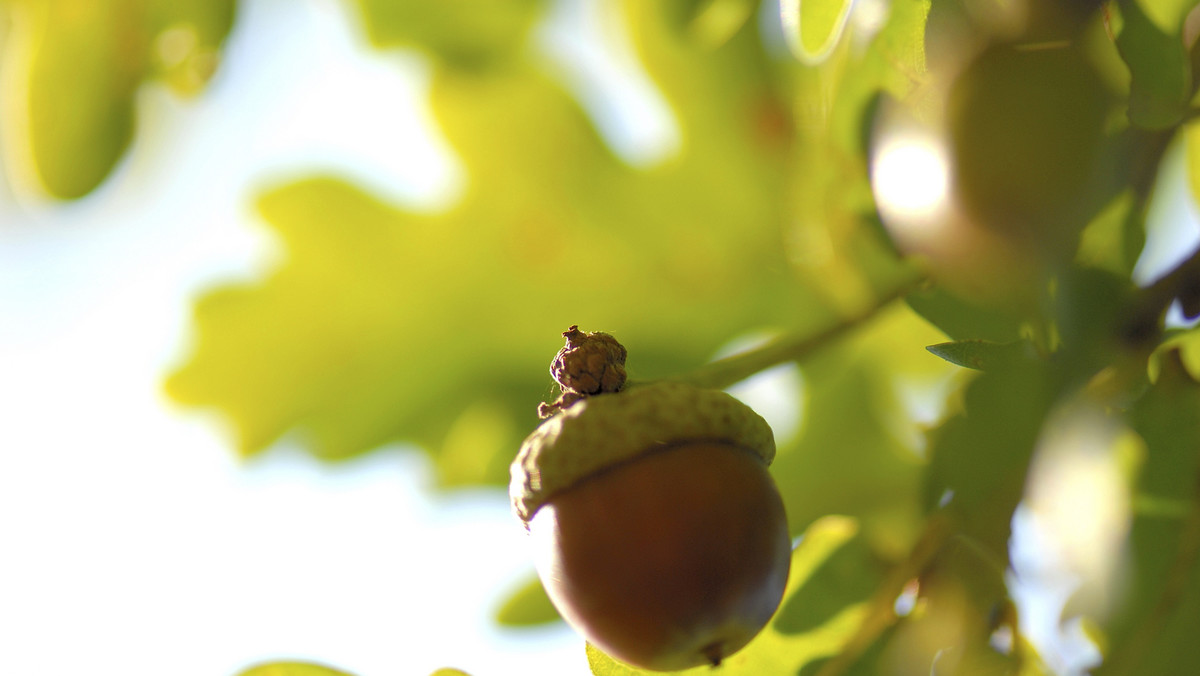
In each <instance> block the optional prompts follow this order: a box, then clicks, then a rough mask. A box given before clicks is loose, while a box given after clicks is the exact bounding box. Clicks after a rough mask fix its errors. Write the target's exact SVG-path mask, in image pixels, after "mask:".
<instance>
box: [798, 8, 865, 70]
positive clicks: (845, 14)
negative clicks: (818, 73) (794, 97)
mask: <svg viewBox="0 0 1200 676" xmlns="http://www.w3.org/2000/svg"><path fill="white" fill-rule="evenodd" d="M853 6H854V3H853V2H851V1H850V0H783V2H781V3H780V9H781V12H782V19H783V30H784V35H785V36H786V37H787V41H788V47H790V48H791V50H792V54H794V55H795V56H796V58H797V59H800V60H801V61H803V62H805V63H820V62H821V61H822V60H824V59H825V57H827V56H829V53H830V52H832V51H833V48H834V46H835V45H836V44H837V41H838V40H839V39H840V38H841V36H842V32H843V31H844V30H845V29H846V19H847V18H849V16H850V8H851V7H853Z"/></svg>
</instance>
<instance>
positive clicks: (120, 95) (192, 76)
mask: <svg viewBox="0 0 1200 676" xmlns="http://www.w3.org/2000/svg"><path fill="white" fill-rule="evenodd" d="M9 7H10V8H11V9H10V11H11V12H12V18H13V21H12V26H11V32H10V33H9V35H8V37H7V40H8V41H9V42H10V44H7V45H5V47H6V49H5V61H6V62H5V64H4V65H5V69H6V70H7V71H8V72H9V73H10V76H9V77H6V78H5V80H4V82H3V89H2V90H0V101H3V102H4V104H3V105H4V108H3V110H2V112H3V123H4V126H5V131H6V132H7V134H6V138H7V139H8V140H9V141H11V143H12V144H13V148H12V149H11V152H10V153H9V154H8V156H9V157H10V158H12V160H13V161H12V170H13V173H14V176H15V177H16V178H17V180H18V181H20V182H23V183H24V184H27V185H28V186H29V187H30V188H31V189H36V190H41V191H44V192H46V193H48V194H50V195H52V196H54V197H58V198H63V199H74V198H78V197H82V196H83V195H86V194H87V193H89V192H91V191H92V190H93V189H94V188H95V187H96V186H97V185H99V184H100V183H101V182H102V181H103V180H104V179H105V178H106V177H107V176H108V174H109V173H110V172H111V171H112V169H113V167H114V166H115V165H116V164H117V162H118V161H119V160H120V158H121V156H122V155H123V154H124V152H125V149H126V147H127V146H128V145H129V142H130V140H131V139H132V137H133V133H134V93H135V92H136V90H137V88H138V86H139V85H140V84H141V83H142V82H143V80H145V79H146V78H149V77H154V76H162V77H163V78H164V79H165V80H166V81H167V82H168V83H170V84H171V85H172V86H173V87H174V88H175V89H176V90H177V91H181V92H186V93H192V92H195V91H197V90H198V89H199V88H200V87H201V86H202V85H203V84H204V83H205V82H206V81H207V79H208V77H209V76H210V75H211V74H212V72H213V71H214V70H215V68H216V64H217V49H218V47H219V45H220V43H221V41H222V40H223V39H224V37H225V35H226V34H227V33H228V32H229V29H230V27H231V25H232V21H233V11H234V10H233V8H234V0H219V1H214V2H200V1H199V0H188V1H187V2H177V3H170V2H166V0H114V1H110V2H98V1H94V0H45V1H42V2H14V3H11V4H10V5H9Z"/></svg>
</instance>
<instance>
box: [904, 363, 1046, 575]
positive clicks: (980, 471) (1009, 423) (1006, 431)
mask: <svg viewBox="0 0 1200 676" xmlns="http://www.w3.org/2000/svg"><path fill="white" fill-rule="evenodd" d="M1058 379H1059V378H1058V376H1056V375H1055V374H1054V373H1052V372H1051V371H1049V370H1048V369H1047V368H1046V367H1045V366H1043V365H1042V364H1040V363H1039V362H1034V361H1024V362H1021V361H1018V362H1014V363H1013V364H1012V366H1011V367H1010V368H1005V369H1003V370H997V371H989V372H987V373H983V374H981V375H980V376H979V377H978V378H976V379H975V380H974V381H972V382H971V383H970V385H969V386H968V387H967V389H966V393H965V395H964V404H963V409H964V410H963V411H962V412H961V413H960V414H958V415H956V416H954V417H952V418H950V419H949V420H947V421H946V422H945V423H943V424H942V425H941V426H940V427H939V428H938V429H936V430H934V431H933V432H932V433H931V445H930V455H931V461H930V464H929V468H928V475H927V477H926V485H925V501H926V506H927V508H928V509H931V510H932V509H936V508H938V507H939V506H944V507H946V508H947V509H949V511H950V513H951V514H954V515H956V516H957V518H958V519H959V522H960V524H961V534H962V535H963V536H964V537H967V538H969V539H970V540H972V541H973V542H975V543H977V545H978V546H980V547H982V548H983V550H984V551H986V552H988V554H989V555H990V556H992V557H993V559H994V560H995V561H997V562H999V565H1000V566H1001V567H1002V568H1003V567H1004V566H1006V565H1007V563H1008V539H1009V534H1010V526H1011V522H1012V514H1013V510H1014V509H1015V508H1016V506H1017V503H1018V502H1020V500H1021V497H1022V495H1023V494H1024V487H1025V475H1026V472H1027V469H1028V466H1029V461H1030V459H1031V457H1032V455H1033V450H1034V447H1035V445H1036V443H1037V441H1038V438H1039V436H1040V433H1041V430H1042V425H1043V422H1044V420H1045V418H1046V416H1047V415H1048V413H1049V410H1050V407H1051V405H1052V404H1053V403H1054V401H1055V400H1056V398H1057V395H1058V390H1059V388H1060V385H1059V384H1058V382H1057V381H1058ZM1017 393H1019V394H1017Z"/></svg>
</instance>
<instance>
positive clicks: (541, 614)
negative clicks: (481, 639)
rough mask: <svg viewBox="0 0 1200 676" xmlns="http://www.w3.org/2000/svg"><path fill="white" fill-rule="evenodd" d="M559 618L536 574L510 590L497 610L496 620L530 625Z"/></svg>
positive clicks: (510, 623)
mask: <svg viewBox="0 0 1200 676" xmlns="http://www.w3.org/2000/svg"><path fill="white" fill-rule="evenodd" d="M558 620H559V615H558V611H557V610H555V609H554V604H553V603H551V602H550V597H549V596H546V589H545V587H543V586H542V581H541V580H540V579H539V578H538V576H537V575H536V574H534V575H530V576H529V579H528V580H526V581H525V582H524V583H523V584H522V585H521V586H520V587H518V588H517V589H515V590H513V591H512V592H510V593H509V595H508V598H507V599H505V601H504V602H503V603H502V604H501V605H500V608H499V609H498V610H497V611H496V621H497V622H499V623H500V624H502V625H506V626H509V627H528V626H533V625H539V624H547V623H549V622H557V621H558Z"/></svg>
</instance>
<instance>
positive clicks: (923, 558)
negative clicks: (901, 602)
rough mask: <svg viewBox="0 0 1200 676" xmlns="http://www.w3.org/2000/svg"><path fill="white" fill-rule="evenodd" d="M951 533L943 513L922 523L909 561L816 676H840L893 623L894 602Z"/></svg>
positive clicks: (898, 569)
mask: <svg viewBox="0 0 1200 676" xmlns="http://www.w3.org/2000/svg"><path fill="white" fill-rule="evenodd" d="M953 532H954V527H953V521H952V519H951V518H950V516H949V515H948V514H946V513H944V512H936V513H934V514H933V515H931V516H930V517H929V519H928V520H927V521H926V522H925V530H924V531H923V532H922V533H921V537H920V538H919V539H918V540H917V543H916V544H915V545H914V546H913V548H912V551H911V552H909V554H908V558H906V559H905V560H904V561H902V562H901V563H900V564H899V565H897V566H896V567H895V568H893V569H892V571H891V572H890V573H889V574H888V577H887V579H886V580H884V581H883V583H882V584H880V585H879V588H878V589H876V590H875V595H874V596H873V597H872V598H871V601H870V606H869V608H868V610H867V615H866V617H864V618H863V621H862V624H860V625H858V630H857V631H856V632H855V633H854V635H853V636H851V637H850V639H849V640H848V641H846V645H844V646H842V651H841V652H840V653H838V654H837V655H834V656H833V657H832V658H830V659H829V661H828V662H826V663H825V664H823V665H822V666H821V670H820V671H818V672H817V676H840V675H841V674H844V673H846V671H847V670H849V669H850V667H853V666H854V664H855V662H857V661H858V660H859V658H861V657H862V655H863V653H865V652H866V651H867V649H869V648H870V647H871V645H872V644H873V643H875V641H877V640H878V639H879V637H880V636H881V635H882V634H883V632H884V631H887V628H888V627H890V626H892V625H893V624H895V622H896V620H897V619H899V617H898V616H897V615H896V599H897V598H898V597H899V596H900V595H901V594H902V593H904V588H905V586H906V585H907V584H908V583H909V581H910V580H912V579H913V578H915V577H918V576H919V575H920V574H921V572H922V571H924V570H925V568H926V567H927V566H928V565H929V562H930V561H932V560H933V558H934V556H936V555H937V553H938V552H939V551H941V549H942V546H943V545H944V544H945V543H946V540H947V539H948V538H949V537H950V535H952V534H953Z"/></svg>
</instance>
